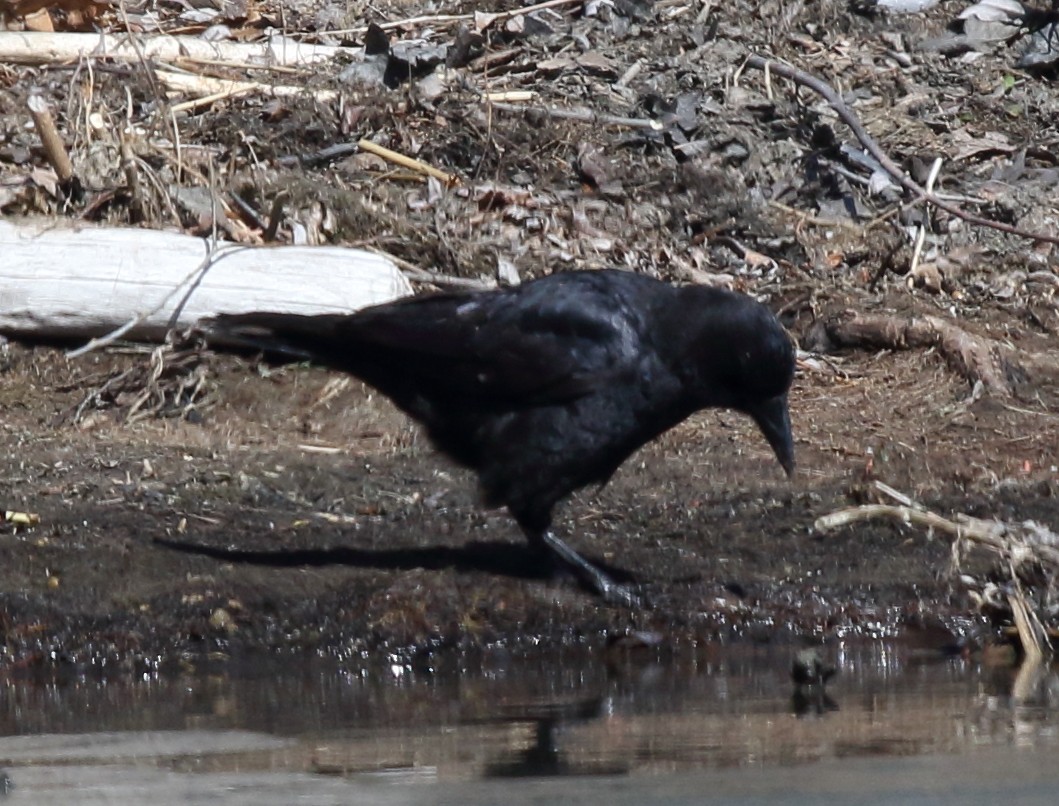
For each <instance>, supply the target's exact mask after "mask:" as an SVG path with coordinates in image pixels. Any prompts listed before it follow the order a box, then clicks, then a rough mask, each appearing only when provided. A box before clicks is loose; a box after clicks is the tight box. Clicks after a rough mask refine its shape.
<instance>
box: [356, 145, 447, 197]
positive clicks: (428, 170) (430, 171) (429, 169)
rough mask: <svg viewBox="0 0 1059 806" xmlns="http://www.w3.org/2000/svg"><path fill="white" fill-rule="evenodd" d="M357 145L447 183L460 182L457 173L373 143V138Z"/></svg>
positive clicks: (361, 148)
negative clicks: (446, 171) (451, 172)
mask: <svg viewBox="0 0 1059 806" xmlns="http://www.w3.org/2000/svg"><path fill="white" fill-rule="evenodd" d="M357 146H358V147H359V148H360V150H361V151H367V152H369V153H371V154H375V155H376V156H379V157H382V158H383V159H384V160H387V161H388V162H392V163H394V164H396V165H401V166H403V167H405V168H411V169H412V170H413V171H418V172H419V173H421V174H426V175H427V176H433V177H434V178H435V179H438V180H440V181H442V182H444V183H445V184H446V185H449V186H452V185H458V184H460V178H459V177H458V176H456V175H455V174H449V173H445V172H444V171H442V170H441V169H440V168H435V167H434V166H433V165H427V164H426V163H425V162H420V161H419V160H417V159H413V158H412V157H407V156H405V155H404V154H399V153H398V152H396V151H391V150H390V149H388V148H386V147H385V146H381V145H379V144H378V143H373V142H372V141H371V140H368V139H366V138H365V139H363V140H358V141H357Z"/></svg>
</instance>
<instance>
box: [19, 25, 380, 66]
mask: <svg viewBox="0 0 1059 806" xmlns="http://www.w3.org/2000/svg"><path fill="white" fill-rule="evenodd" d="M137 47H138V48H140V50H139V51H138V50H137ZM141 52H142V53H143V55H142V56H141V55H140V53H141ZM339 54H342V55H345V56H352V57H354V58H358V59H359V58H363V56H364V49H363V48H341V47H331V46H327V45H313V44H307V43H304V42H298V41H296V40H294V39H290V38H288V37H284V36H280V35H278V34H277V35H273V36H271V37H268V38H266V39H264V40H262V41H261V42H210V41H208V40H205V39H202V38H201V37H196V36H168V35H166V34H150V35H146V36H137V37H135V39H134V38H133V37H129V36H108V35H106V34H102V35H101V34H78V33H52V32H44V31H41V32H37V31H0V63H4V62H9V63H15V64H54V63H56V62H71V61H77V60H78V59H80V58H82V57H84V56H97V57H107V58H111V59H119V60H124V61H130V60H131V61H138V60H139V59H141V58H146V59H158V60H161V61H168V62H172V61H176V60H178V59H180V58H181V57H190V58H192V59H208V60H212V61H226V62H237V63H244V64H260V65H262V66H277V65H281V66H287V67H296V66H299V65H307V64H315V63H317V62H321V61H325V60H327V59H332V58H334V57H335V56H337V55H339Z"/></svg>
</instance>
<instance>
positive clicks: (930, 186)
mask: <svg viewBox="0 0 1059 806" xmlns="http://www.w3.org/2000/svg"><path fill="white" fill-rule="evenodd" d="M940 173H941V157H938V158H937V159H936V160H934V164H933V165H932V166H931V167H930V175H929V176H928V177H927V188H926V189H927V193H933V192H934V183H935V182H937V181H938V174H940ZM929 214H930V211H929V210H927V211H926V215H925V216H924V217H925V218H926V221H925V222H923V223H921V224H920V225H919V226H918V227H916V245H915V247H914V248H913V249H912V262H911V263H910V264H909V267H908V287H909V288H912V286H913V285H914V284H915V277H916V270H917V269H918V268H919V259H920V257H922V256H923V244H924V243H926V241H927V226H928V225H929V224H930V216H929Z"/></svg>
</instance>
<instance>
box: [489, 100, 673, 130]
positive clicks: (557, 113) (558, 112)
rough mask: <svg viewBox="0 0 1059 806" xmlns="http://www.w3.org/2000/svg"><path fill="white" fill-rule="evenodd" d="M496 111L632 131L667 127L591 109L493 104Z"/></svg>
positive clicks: (651, 121) (655, 121)
mask: <svg viewBox="0 0 1059 806" xmlns="http://www.w3.org/2000/svg"><path fill="white" fill-rule="evenodd" d="M492 107H493V108H494V109H500V110H503V111H504V112H530V111H532V112H542V113H544V114H545V115H547V116H548V117H551V118H559V119H561V120H577V121H581V122H582V123H600V124H605V125H609V126H628V127H629V128H631V129H653V130H654V131H661V130H662V129H664V128H665V127H664V126H663V125H662V124H661V123H659V122H658V121H657V120H648V119H647V118H623V117H619V116H617V115H601V114H599V113H598V112H593V111H592V110H590V109H556V108H554V107H547V106H518V105H516V104H503V103H494V104H492Z"/></svg>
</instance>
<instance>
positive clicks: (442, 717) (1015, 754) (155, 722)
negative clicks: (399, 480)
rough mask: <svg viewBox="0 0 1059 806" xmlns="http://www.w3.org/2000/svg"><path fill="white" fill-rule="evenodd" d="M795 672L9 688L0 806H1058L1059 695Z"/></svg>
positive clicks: (860, 664)
mask: <svg viewBox="0 0 1059 806" xmlns="http://www.w3.org/2000/svg"><path fill="white" fill-rule="evenodd" d="M792 654H793V653H792V652H791V651H790V650H789V649H752V648H745V647H744V648H735V649H722V648H719V647H705V648H701V649H700V650H698V651H695V652H687V653H683V652H682V653H678V657H677V658H669V659H667V660H665V661H662V660H659V659H658V657H656V656H654V655H652V654H651V653H647V655H648V656H647V657H643V656H635V655H633V656H624V655H622V656H617V657H610V658H607V657H604V656H602V655H601V654H599V653H594V652H590V651H588V650H565V651H563V652H562V653H558V654H551V655H548V656H535V657H526V656H525V655H513V654H511V653H508V652H505V651H503V650H497V651H495V652H491V653H488V654H487V655H485V656H484V657H478V658H475V659H474V660H473V661H472V660H471V659H468V658H466V657H453V658H434V659H431V660H430V662H429V663H426V662H424V663H417V664H416V665H415V666H408V665H404V664H400V663H396V662H395V663H394V664H393V665H392V666H390V667H388V668H384V669H382V670H379V671H376V672H373V673H366V674H358V675H350V674H344V673H342V672H341V671H340V670H339V669H337V668H335V667H334V666H333V665H331V664H329V663H325V662H322V661H321V662H305V661H301V660H299V661H290V662H287V663H281V662H277V661H269V662H268V663H263V664H260V665H253V664H248V665H240V666H238V667H237V668H231V667H222V668H221V669H219V670H218V673H216V674H202V673H198V674H189V675H187V676H183V677H168V678H163V677H151V678H147V679H142V680H128V679H125V678H118V679H105V680H90V679H88V678H82V677H74V678H71V679H66V680H63V681H61V682H49V683H42V682H39V681H29V680H13V679H9V680H7V681H5V682H4V683H3V684H2V686H0V769H2V770H3V776H0V800H2V802H3V803H11V804H17V803H33V804H46V803H64V804H68V803H77V804H151V806H165V805H166V804H196V803H202V804H207V803H208V804H222V805H231V804H253V806H270V805H271V804H277V805H278V804H300V803H305V804H317V805H318V806H329V804H348V803H357V804H447V803H452V804H479V803H480V804H492V803H518V804H523V803H525V804H529V803H556V802H561V803H607V804H608V806H619V804H626V803H627V804H653V803H659V804H661V803H666V804H670V803H700V802H703V801H704V800H709V802H711V803H762V804H767V803H818V802H821V801H824V800H830V801H834V802H840V803H866V804H884V803H903V804H908V803H939V804H965V803H983V804H985V803H990V804H992V803H996V802H998V801H1003V802H1005V803H1008V804H1010V803H1049V804H1050V803H1054V802H1055V800H1056V796H1055V795H1054V792H1055V791H1056V789H1057V787H1059V768H1057V765H1055V764H1054V761H1053V759H1054V758H1055V752H1056V750H1057V749H1059V719H1057V718H1056V713H1057V712H1056V709H1055V699H1056V697H1059V682H1057V680H1059V678H1056V677H1055V675H1054V674H1052V673H1051V672H1049V671H1047V670H1044V671H1039V672H1037V673H1036V674H1033V675H1030V674H1027V673H1026V672H1023V674H1022V676H1021V677H1019V676H1018V675H1017V674H1016V672H1015V671H1013V670H1010V669H1004V668H988V667H984V666H982V665H980V664H978V663H976V662H972V661H969V660H960V659H950V660H943V659H940V658H934V657H930V658H929V659H925V658H923V657H922V656H920V655H918V654H917V653H915V652H914V651H912V650H911V649H908V648H904V647H901V646H899V645H892V644H869V645H866V646H862V647H847V648H845V649H841V650H839V651H837V653H836V652H835V651H831V652H830V660H832V661H833V662H835V663H836V664H837V666H838V668H839V672H838V675H837V676H836V677H835V679H834V680H833V681H832V682H831V683H830V684H829V686H828V688H827V691H826V692H819V691H816V690H809V691H808V692H802V693H801V694H797V695H796V693H795V691H794V686H793V684H792V683H791V680H790V662H791V657H792ZM1013 691H1014V692H1017V693H1018V695H1019V696H1018V697H1015V696H1013V693H1012V692H1013ZM5 792H6V795H5V794H4V793H5Z"/></svg>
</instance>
